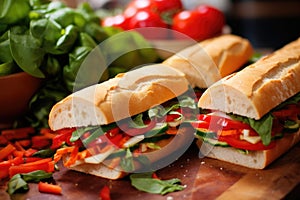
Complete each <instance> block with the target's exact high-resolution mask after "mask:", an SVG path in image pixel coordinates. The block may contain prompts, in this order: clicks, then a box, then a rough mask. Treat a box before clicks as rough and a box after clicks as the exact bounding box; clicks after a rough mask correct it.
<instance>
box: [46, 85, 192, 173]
mask: <svg viewBox="0 0 300 200" xmlns="http://www.w3.org/2000/svg"><path fill="white" fill-rule="evenodd" d="M197 101H198V99H197V98H196V97H195V96H194V95H191V94H190V91H188V92H186V93H184V94H183V95H181V96H179V97H176V98H174V99H172V100H169V101H168V102H166V103H164V104H163V105H159V106H155V107H152V108H151V109H149V110H148V111H146V112H143V113H141V114H138V115H135V116H132V117H130V118H127V119H123V120H121V121H118V122H114V123H111V124H108V125H103V126H88V127H77V128H64V129H61V130H58V131H57V136H56V137H54V138H53V142H52V149H56V154H55V156H54V160H55V162H58V161H59V160H61V159H62V158H64V157H65V156H67V159H66V160H64V166H66V167H72V166H77V165H80V164H84V163H89V164H99V163H104V162H105V164H106V165H107V166H108V167H110V168H115V167H121V169H122V170H124V171H125V172H131V171H133V170H135V164H134V163H136V162H138V163H139V165H140V166H141V165H147V164H149V161H148V160H147V157H145V156H143V153H145V152H152V151H156V150H160V149H161V148H163V146H164V145H165V142H163V141H169V140H171V139H172V138H173V137H174V136H176V135H177V134H180V133H181V132H184V127H183V128H182V127H180V125H181V124H182V123H183V122H185V121H190V120H194V119H195V116H196V112H197V111H198V108H197V105H196V103H197ZM181 129H182V131H181Z"/></svg>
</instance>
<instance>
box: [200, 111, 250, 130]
mask: <svg viewBox="0 0 300 200" xmlns="http://www.w3.org/2000/svg"><path fill="white" fill-rule="evenodd" d="M198 120H200V121H203V123H200V124H201V125H202V126H208V127H199V128H212V127H216V128H219V129H223V130H230V129H249V130H252V128H251V126H250V125H249V124H246V123H243V122H241V121H237V120H231V119H229V118H225V117H220V116H216V115H205V114H201V115H199V116H198ZM204 122H205V123H204Z"/></svg>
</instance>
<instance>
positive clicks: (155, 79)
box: [49, 36, 251, 179]
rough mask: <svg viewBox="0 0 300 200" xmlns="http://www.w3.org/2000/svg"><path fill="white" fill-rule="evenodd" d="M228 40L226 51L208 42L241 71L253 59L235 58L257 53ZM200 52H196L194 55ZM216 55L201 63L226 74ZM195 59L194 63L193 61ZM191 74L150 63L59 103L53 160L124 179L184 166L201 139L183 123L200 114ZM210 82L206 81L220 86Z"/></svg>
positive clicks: (53, 115) (53, 121)
mask: <svg viewBox="0 0 300 200" xmlns="http://www.w3.org/2000/svg"><path fill="white" fill-rule="evenodd" d="M230 37H234V38H235V39H234V40H230V41H234V42H229V44H232V45H227V46H225V47H224V44H225V43H222V42H220V43H219V46H218V45H217V44H216V43H217V42H216V40H217V41H219V40H218V39H215V40H210V41H211V42H212V43H213V44H214V49H215V50H216V51H217V52H218V53H219V54H221V55H222V56H220V57H219V58H220V59H221V60H227V58H228V56H229V57H230V56H231V55H235V56H234V57H235V58H236V60H239V64H237V63H236V62H235V63H232V65H231V66H235V68H236V69H237V68H239V67H241V65H242V63H245V62H247V60H248V59H249V57H250V53H247V55H246V56H245V55H244V54H243V53H240V54H236V52H237V51H236V49H240V48H241V46H243V47H244V48H247V49H251V45H250V44H249V43H248V42H247V40H245V39H242V38H240V37H235V36H230ZM222 41H223V39H222ZM245 41H246V42H245ZM208 43H209V42H208ZM244 43H246V46H247V47H245V44H244ZM232 46H236V48H233V47H232ZM196 49H198V51H203V49H202V48H199V47H197V48H196ZM196 49H195V48H192V51H191V50H190V51H191V54H194V53H196ZM249 51H250V50H249ZM185 52H187V51H185ZM247 52H248V51H247ZM214 54H215V52H214V51H209V52H207V53H201V54H197V55H198V56H201V57H202V59H201V58H199V60H203V61H204V60H210V61H211V64H210V66H209V68H215V69H217V70H216V71H215V73H216V74H220V71H219V69H221V68H218V66H216V63H215V62H214V61H212V60H213V58H214ZM188 58H189V57H186V58H184V59H188ZM170 59H171V58H170ZM172 59H173V58H172ZM181 59H182V57H181ZM190 59H191V61H192V62H191V63H193V59H194V57H193V56H191V58H190ZM169 61H170V60H169ZM180 62H181V61H180ZM224 62H225V61H224ZM227 62H228V61H226V63H227ZM168 63H171V62H168ZM172 63H173V64H174V63H176V62H175V61H172ZM221 63H223V62H221ZM193 64H195V63H193ZM219 64H220V63H219ZM191 65H192V64H191ZM202 65H203V64H202ZM227 65H228V64H227ZM224 68H225V67H222V69H224ZM197 69H198V70H200V68H197ZM231 70H233V69H231ZM185 72H186V71H185V70H183V68H181V69H177V68H176V67H174V66H173V65H172V66H171V64H167V62H166V63H162V64H152V65H149V66H144V67H141V68H139V69H135V70H133V71H130V72H126V73H123V74H119V75H117V76H116V77H115V78H112V79H110V80H108V81H105V82H103V83H100V84H96V85H93V86H90V87H87V88H84V89H82V90H80V91H77V92H75V93H73V94H72V95H70V96H68V97H66V98H65V99H63V100H62V101H60V102H58V103H57V104H56V105H54V107H53V108H52V110H51V112H50V114H49V126H50V128H51V129H52V130H53V131H55V132H57V136H56V137H55V138H54V139H53V144H52V148H53V149H55V150H56V154H55V156H54V157H55V161H56V162H58V161H59V160H61V159H62V160H63V163H64V166H65V167H67V168H69V169H73V170H76V171H81V172H85V173H88V174H93V175H96V176H100V177H103V178H108V179H119V178H122V177H124V176H125V175H127V174H128V173H131V172H141V171H155V170H157V169H159V168H162V167H164V166H167V165H168V164H170V163H172V162H173V161H175V160H176V159H178V157H179V156H181V155H182V154H183V153H184V152H185V150H186V149H187V148H188V147H189V146H190V144H191V143H192V141H193V140H194V134H195V129H194V128H193V127H192V126H191V125H190V123H184V122H187V121H191V120H195V119H196V115H197V112H198V108H197V102H198V96H197V95H196V94H195V92H194V90H193V87H195V85H191V80H190V79H189V78H188V75H187V74H186V73H185ZM202 72H203V73H205V72H206V71H202ZM217 76H219V75H217ZM201 78H203V76H199V77H198V78H197V80H200V79H201ZM208 79H209V76H208V77H206V79H205V81H203V82H206V81H208V82H209V83H212V82H214V81H216V79H215V78H213V77H212V80H208ZM206 87H207V86H206V85H201V88H206Z"/></svg>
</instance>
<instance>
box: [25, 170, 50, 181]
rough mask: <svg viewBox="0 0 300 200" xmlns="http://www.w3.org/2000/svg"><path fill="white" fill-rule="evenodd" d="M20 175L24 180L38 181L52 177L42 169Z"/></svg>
mask: <svg viewBox="0 0 300 200" xmlns="http://www.w3.org/2000/svg"><path fill="white" fill-rule="evenodd" d="M21 177H22V178H23V180H24V181H26V182H35V183H38V182H39V181H41V180H44V179H49V178H52V173H47V172H45V171H43V170H36V171H33V172H30V173H26V174H21Z"/></svg>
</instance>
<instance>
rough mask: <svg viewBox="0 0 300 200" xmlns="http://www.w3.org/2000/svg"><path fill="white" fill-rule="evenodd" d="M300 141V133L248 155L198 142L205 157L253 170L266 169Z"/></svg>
mask: <svg viewBox="0 0 300 200" xmlns="http://www.w3.org/2000/svg"><path fill="white" fill-rule="evenodd" d="M299 141H300V131H298V132H297V133H292V134H290V135H288V136H286V137H284V138H282V139H280V140H278V141H277V143H276V146H275V147H274V148H273V149H270V150H263V151H249V152H248V153H247V154H245V153H241V152H239V151H238V150H237V149H235V148H232V147H218V146H212V145H211V144H208V143H205V142H203V141H202V140H197V146H198V147H199V149H200V152H201V154H202V155H203V156H206V157H208V158H213V159H217V160H222V161H225V162H229V163H233V164H237V165H241V166H244V167H248V168H252V169H264V168H266V167H267V166H268V165H269V164H271V163H272V162H273V161H275V160H276V159H277V158H279V157H280V156H282V155H283V154H284V153H286V152H287V151H288V150H289V149H291V148H292V147H293V146H294V145H295V144H297V143H298V142H299Z"/></svg>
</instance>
